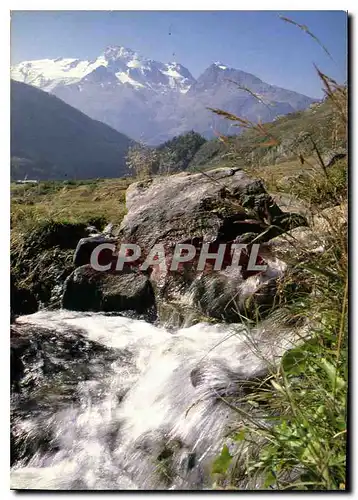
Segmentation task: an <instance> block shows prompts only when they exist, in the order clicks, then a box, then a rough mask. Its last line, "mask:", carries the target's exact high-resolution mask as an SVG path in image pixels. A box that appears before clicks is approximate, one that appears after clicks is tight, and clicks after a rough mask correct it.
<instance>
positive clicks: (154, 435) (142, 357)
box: [11, 310, 294, 489]
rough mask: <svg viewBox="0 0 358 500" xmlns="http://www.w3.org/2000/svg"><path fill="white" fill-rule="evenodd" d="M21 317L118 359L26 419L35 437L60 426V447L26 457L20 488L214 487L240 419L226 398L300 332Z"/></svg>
mask: <svg viewBox="0 0 358 500" xmlns="http://www.w3.org/2000/svg"><path fill="white" fill-rule="evenodd" d="M18 324H19V325H20V326H22V327H23V326H24V325H35V326H36V327H45V328H49V329H51V330H52V331H53V330H55V331H56V332H58V333H59V334H62V333H63V334H64V335H65V333H66V332H67V331H71V330H73V331H81V332H82V333H83V334H84V335H85V336H86V337H87V338H88V339H90V340H92V341H96V342H98V343H100V344H102V345H105V346H107V347H108V348H110V349H111V350H114V351H115V352H116V353H118V359H116V357H115V358H114V359H115V360H114V361H111V363H109V365H108V367H106V369H105V370H104V373H101V374H100V376H98V374H97V376H96V377H95V376H94V377H93V380H86V381H82V382H80V383H78V384H77V386H76V391H77V396H78V397H77V399H76V400H75V401H74V402H72V403H68V404H67V405H65V406H64V407H63V406H62V407H61V408H60V409H58V408H57V409H55V410H54V411H53V413H51V412H50V413H49V414H48V415H46V416H45V417H44V416H43V415H42V416H41V415H39V414H38V413H34V414H33V415H32V414H31V415H30V418H28V419H26V422H25V421H24V422H23V424H22V425H23V426H27V427H26V429H25V432H28V439H31V436H32V435H33V434H41V433H43V432H44V431H45V430H46V431H49V430H50V431H51V436H52V439H53V441H54V442H56V447H53V449H51V450H50V451H43V450H42V451H41V450H39V451H38V452H36V453H35V454H34V455H33V456H32V457H31V458H30V460H28V459H27V460H26V462H21V461H20V462H17V463H16V464H15V465H14V467H13V470H12V474H11V476H12V480H11V482H12V487H13V488H35V489H163V488H164V489H165V488H168V489H203V488H206V487H210V484H211V477H210V467H211V463H212V460H213V457H215V455H216V454H217V453H218V452H219V450H220V449H221V447H222V445H223V442H224V439H225V433H226V431H227V429H228V428H229V427H230V425H231V424H232V423H233V422H235V421H236V422H237V420H238V414H237V413H235V412H233V410H231V409H230V407H229V406H228V405H227V404H225V402H224V401H223V400H222V399H221V398H220V396H225V395H234V396H236V397H238V396H239V395H240V381H241V382H242V381H243V380H244V379H247V378H251V377H255V376H256V375H260V374H262V372H263V371H264V370H266V369H267V363H271V362H274V361H275V359H276V358H277V357H278V356H280V355H282V352H283V351H284V350H286V349H287V348H289V347H290V345H291V342H292V341H293V337H294V332H293V331H291V330H292V329H290V328H288V327H287V326H286V327H285V328H284V327H282V326H281V327H279V326H278V323H277V322H275V321H271V320H267V321H264V322H262V324H261V326H260V327H259V328H256V329H255V330H253V331H251V332H250V333H249V335H248V332H247V331H246V330H245V329H244V327H243V326H242V325H223V324H220V325H213V324H208V323H200V324H197V325H195V326H192V327H190V328H184V329H180V330H178V331H176V332H170V331H168V330H166V329H165V328H160V327H156V326H153V325H151V324H148V323H146V322H144V321H139V320H134V319H129V318H123V317H118V316H105V315H102V314H95V313H86V314H84V313H77V312H70V311H65V310H61V311H40V312H38V313H36V314H33V315H29V316H23V317H20V318H19V319H18ZM249 339H250V340H249ZM119 354H121V356H119ZM123 359H125V361H123ZM49 376H51V375H49ZM59 397H61V395H60V396H59ZM231 401H232V400H231Z"/></svg>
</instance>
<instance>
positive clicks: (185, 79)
mask: <svg viewBox="0 0 358 500" xmlns="http://www.w3.org/2000/svg"><path fill="white" fill-rule="evenodd" d="M11 76H12V78H13V79H14V80H17V81H21V82H24V83H27V84H30V85H34V86H35V87H40V88H41V89H42V90H46V91H47V92H53V91H54V90H55V89H56V88H57V87H60V86H62V85H73V84H80V83H81V82H82V81H83V82H95V83H98V84H103V85H108V84H110V85H113V84H117V85H128V86H130V87H133V88H137V89H140V88H142V89H143V88H146V89H150V90H153V91H159V92H166V91H170V90H177V91H179V92H182V93H185V92H187V91H188V90H189V88H190V86H191V85H192V84H193V83H194V82H195V79H194V78H193V76H192V75H191V74H190V72H189V71H188V70H187V69H186V68H184V66H182V65H181V64H178V63H175V62H173V63H167V64H163V63H161V62H158V61H153V60H151V59H145V58H143V57H141V56H140V55H139V54H138V53H137V52H134V51H133V50H131V49H127V48H125V47H114V46H110V47H107V48H106V50H105V51H104V53H103V54H101V55H100V56H99V57H98V58H97V59H96V60H95V61H81V60H80V59H68V58H66V59H64V58H58V59H40V60H38V61H24V62H21V63H20V64H18V65H16V66H14V67H13V68H12V71H11Z"/></svg>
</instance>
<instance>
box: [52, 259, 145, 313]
mask: <svg viewBox="0 0 358 500" xmlns="http://www.w3.org/2000/svg"><path fill="white" fill-rule="evenodd" d="M62 306H63V307H64V308H65V309H70V310H75V311H105V312H110V311H111V312H112V311H113V312H115V311H127V310H130V311H136V312H137V313H139V314H141V313H144V312H147V311H148V310H149V309H153V308H154V306H155V300H154V294H153V289H152V286H151V283H150V281H149V279H148V277H147V276H145V275H143V274H140V273H135V272H115V271H109V272H101V271H96V270H94V269H93V268H92V267H91V266H90V265H85V266H81V267H79V268H77V269H76V270H75V271H74V272H73V273H72V274H71V275H70V276H69V277H68V278H67V280H66V282H65V285H64V294H63V298H62Z"/></svg>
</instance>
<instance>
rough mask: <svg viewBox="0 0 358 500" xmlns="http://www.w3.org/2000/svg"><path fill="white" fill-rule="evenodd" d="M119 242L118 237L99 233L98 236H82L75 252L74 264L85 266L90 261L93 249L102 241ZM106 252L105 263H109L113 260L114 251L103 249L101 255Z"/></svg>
mask: <svg viewBox="0 0 358 500" xmlns="http://www.w3.org/2000/svg"><path fill="white" fill-rule="evenodd" d="M116 242H117V239H116V238H108V237H107V236H105V235H103V234H98V235H96V236H88V237H87V238H81V239H80V241H79V242H78V244H77V247H76V250H75V253H74V255H73V264H74V266H75V267H79V266H83V265H85V264H89V263H90V258H91V254H92V252H93V250H94V249H95V248H97V247H98V246H99V245H101V244H102V243H112V244H115V243H116ZM104 254H106V256H105V257H104V258H105V261H106V262H104V263H103V264H107V263H108V262H110V261H111V260H112V253H111V252H110V251H109V250H103V251H102V252H101V255H102V256H104Z"/></svg>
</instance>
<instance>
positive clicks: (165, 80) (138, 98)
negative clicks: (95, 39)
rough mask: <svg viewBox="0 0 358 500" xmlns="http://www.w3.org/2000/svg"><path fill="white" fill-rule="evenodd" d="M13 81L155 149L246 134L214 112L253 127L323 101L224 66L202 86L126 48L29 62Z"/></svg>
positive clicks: (213, 68) (206, 75)
mask: <svg viewBox="0 0 358 500" xmlns="http://www.w3.org/2000/svg"><path fill="white" fill-rule="evenodd" d="M11 75H12V78H13V79H14V80H17V81H22V82H24V83H27V84H30V85H33V86H35V87H38V88H41V89H42V90H45V91H47V92H50V93H53V94H54V95H56V96H57V97H59V98H60V99H62V100H64V101H65V102H66V103H68V104H70V105H71V106H73V107H76V108H78V109H79V110H80V111H82V112H84V113H85V114H87V115H88V116H90V117H91V118H94V119H97V120H99V121H102V122H104V123H106V124H108V125H110V126H111V127H113V128H115V129H116V130H118V131H120V132H122V133H125V134H126V135H129V136H130V137H132V138H133V139H135V140H143V141H145V142H147V143H148V144H153V145H157V144H159V143H161V142H163V141H165V140H168V139H170V138H172V137H174V136H177V135H180V134H182V133H185V132H187V131H189V130H194V131H196V132H198V133H200V134H202V135H203V136H204V137H206V138H212V137H213V136H215V135H217V134H218V133H224V134H225V133H229V132H230V133H237V132H238V129H236V130H232V128H231V127H230V124H228V123H227V121H225V120H223V119H222V118H220V117H218V116H213V114H212V113H211V112H210V111H209V110H208V109H207V108H208V107H216V108H221V109H225V110H226V111H229V112H231V113H234V114H238V115H239V116H242V117H244V118H246V119H249V120H257V119H258V118H260V119H261V120H262V121H272V120H274V119H275V118H276V117H277V116H279V115H282V114H287V113H291V112H295V111H299V110H302V109H306V108H307V107H309V105H310V104H312V103H313V102H316V100H315V99H312V98H310V97H308V96H305V95H302V94H299V93H297V92H294V91H291V90H287V89H283V88H280V87H277V86H274V85H270V84H268V83H266V82H264V81H262V80H261V79H260V78H258V77H257V76H255V75H253V74H251V73H247V72H245V71H242V70H239V69H235V68H231V67H229V66H227V65H225V64H224V63H222V62H216V63H213V64H211V65H210V66H209V67H208V68H207V69H206V70H205V71H204V72H203V73H202V74H201V75H200V76H199V77H198V78H197V79H195V78H194V77H193V75H192V74H191V72H190V71H189V69H187V68H186V67H185V66H183V65H182V64H180V63H178V62H171V63H162V62H159V61H155V60H153V59H148V58H145V57H143V56H141V55H140V54H139V53H138V52H135V51H133V50H132V49H128V48H125V47H121V46H109V47H107V48H106V49H105V50H104V51H103V52H102V54H100V55H99V56H98V57H97V58H96V59H95V60H93V61H87V60H80V59H72V58H58V59H56V60H54V59H42V60H35V61H23V62H21V63H19V64H17V65H15V66H13V67H12V69H11ZM245 89H249V90H250V91H251V93H249V92H247V91H246V90H245ZM255 95H257V97H258V99H257V98H255Z"/></svg>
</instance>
